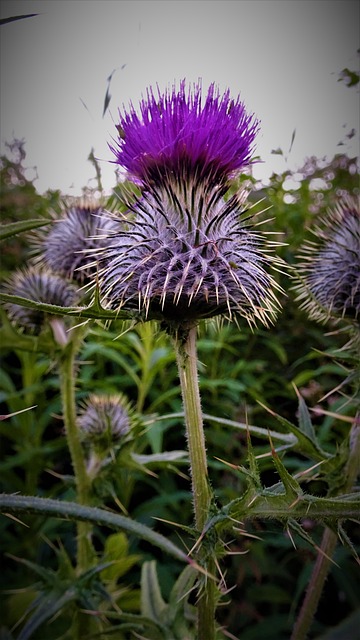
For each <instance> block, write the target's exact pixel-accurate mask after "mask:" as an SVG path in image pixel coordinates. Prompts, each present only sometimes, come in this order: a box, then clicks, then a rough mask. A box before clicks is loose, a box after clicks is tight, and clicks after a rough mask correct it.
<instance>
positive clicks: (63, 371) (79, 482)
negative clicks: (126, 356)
mask: <svg viewBox="0 0 360 640" xmlns="http://www.w3.org/2000/svg"><path fill="white" fill-rule="evenodd" d="M79 329H80V331H79ZM81 338H82V331H81V327H80V328H78V329H74V330H73V332H72V336H71V339H70V340H69V341H68V343H67V345H66V346H65V348H64V350H63V352H62V355H61V357H60V362H59V370H60V388H61V399H62V406H63V417H64V425H65V431H66V439H67V443H68V447H69V451H70V456H71V462H72V466H73V470H74V476H75V484H76V493H77V500H78V502H79V504H81V505H89V504H90V502H89V499H90V480H89V477H88V474H87V471H86V464H85V459H84V453H83V449H82V446H81V442H80V437H79V430H78V427H77V424H76V404H75V380H74V379H75V358H76V356H77V353H78V349H79V342H80V341H81ZM91 529H92V528H91V525H90V524H89V523H88V522H78V524H77V569H78V572H79V573H82V572H83V571H85V570H86V569H89V567H90V566H91V565H92V563H93V561H94V551H93V548H92V544H91Z"/></svg>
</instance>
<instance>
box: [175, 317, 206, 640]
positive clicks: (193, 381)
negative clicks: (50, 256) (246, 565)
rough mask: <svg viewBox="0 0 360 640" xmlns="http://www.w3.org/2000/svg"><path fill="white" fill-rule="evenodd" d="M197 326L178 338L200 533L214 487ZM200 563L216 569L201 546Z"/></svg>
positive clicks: (202, 618) (201, 638)
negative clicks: (207, 441)
mask: <svg viewBox="0 0 360 640" xmlns="http://www.w3.org/2000/svg"><path fill="white" fill-rule="evenodd" d="M196 331H197V330H196V327H190V328H188V329H184V331H183V332H182V333H181V335H180V334H179V332H178V333H177V334H176V336H175V338H174V344H175V351H176V359H177V365H178V370H179V378H180V385H181V393H182V399H183V405H184V416H185V425H186V437H187V444H188V451H189V458H190V471H191V479H192V495H193V501H194V516H195V526H196V529H197V531H198V532H199V534H201V532H202V531H203V529H204V526H205V523H206V521H207V519H208V517H209V509H210V504H211V496H212V493H211V489H210V484H209V478H208V468H207V459H206V447H205V436H204V428H203V416H202V410H201V401H200V391H199V380H198V373H197V349H196ZM198 560H199V562H200V564H204V566H205V569H206V570H207V571H208V572H209V574H211V575H213V573H214V560H213V559H211V558H210V559H209V557H207V558H205V554H204V550H203V548H202V547H201V546H200V549H199V552H198ZM215 589H216V585H215V584H214V581H213V579H212V578H207V579H206V581H205V583H204V585H203V588H202V589H201V592H200V596H199V600H198V608H197V611H198V636H197V638H198V640H214V638H215Z"/></svg>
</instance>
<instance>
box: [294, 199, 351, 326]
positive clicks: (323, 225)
mask: <svg viewBox="0 0 360 640" xmlns="http://www.w3.org/2000/svg"><path fill="white" fill-rule="evenodd" d="M313 234H314V235H315V237H316V240H315V241H313V242H310V241H309V242H307V243H306V244H304V246H303V248H302V252H301V256H300V260H301V262H299V265H298V269H299V277H300V283H299V284H298V285H297V286H296V290H297V291H298V293H299V295H298V298H297V300H298V301H300V303H301V307H302V308H303V309H304V310H305V311H307V313H308V314H309V317H310V318H311V319H313V320H317V321H320V322H326V321H327V320H329V319H330V318H332V319H335V320H336V319H339V318H345V317H347V318H349V319H359V317H360V200H359V198H355V197H353V198H352V197H350V196H347V197H344V198H343V200H342V201H340V202H339V203H338V205H337V207H336V208H335V209H334V210H332V211H329V213H328V215H327V216H325V217H323V218H322V219H321V220H320V224H319V225H317V226H316V227H315V228H314V230H313Z"/></svg>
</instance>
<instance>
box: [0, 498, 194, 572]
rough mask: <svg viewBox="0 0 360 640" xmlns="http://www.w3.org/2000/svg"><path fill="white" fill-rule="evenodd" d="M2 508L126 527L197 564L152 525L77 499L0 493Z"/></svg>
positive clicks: (141, 537)
mask: <svg viewBox="0 0 360 640" xmlns="http://www.w3.org/2000/svg"><path fill="white" fill-rule="evenodd" d="M0 509H1V510H2V511H3V512H5V513H6V512H8V513H19V512H20V513H21V512H25V513H36V514H38V515H48V516H54V517H57V518H69V519H70V520H81V521H84V522H93V523H97V524H102V525H105V526H108V527H112V528H115V529H123V530H124V531H127V532H128V533H129V534H132V535H135V536H137V537H138V538H140V539H143V540H146V541H147V542H150V544H153V545H154V546H156V547H158V548H159V549H161V550H162V551H165V553H169V554H170V555H172V556H173V557H174V558H176V559H177V560H180V561H181V562H186V563H187V564H193V565H194V566H195V563H193V561H192V560H191V559H190V558H189V557H188V556H187V555H186V553H184V551H182V550H181V549H179V548H178V547H177V546H176V545H175V544H174V543H173V542H171V541H170V540H167V538H165V536H163V535H161V534H160V533H156V531H153V530H152V529H150V528H149V527H147V526H145V525H144V524H142V523H140V522H136V521H135V520H132V519H131V518H126V517H125V516H122V515H119V514H117V513H113V512H111V511H105V510H104V509H99V508H98V507H86V506H83V505H80V504H77V503H76V502H65V501H60V500H52V499H50V498H39V497H37V496H23V495H10V494H6V493H2V494H0Z"/></svg>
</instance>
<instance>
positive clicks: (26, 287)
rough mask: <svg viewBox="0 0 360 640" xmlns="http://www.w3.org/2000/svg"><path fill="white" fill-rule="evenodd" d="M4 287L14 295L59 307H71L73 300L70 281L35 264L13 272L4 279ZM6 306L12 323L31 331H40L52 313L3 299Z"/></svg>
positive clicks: (75, 300)
mask: <svg viewBox="0 0 360 640" xmlns="http://www.w3.org/2000/svg"><path fill="white" fill-rule="evenodd" d="M5 290H6V292H7V293H10V294H11V295H14V296H21V297H22V298H27V299H28V300H32V301H34V302H45V303H47V304H52V305H56V306H59V307H71V306H74V305H75V304H76V302H77V291H76V288H75V287H74V286H73V285H71V284H70V283H69V282H67V281H66V280H64V279H63V278H61V277H60V276H58V275H55V274H53V273H51V272H50V271H48V270H44V269H42V270H39V269H37V268H36V267H29V268H26V269H22V270H19V271H16V272H14V273H13V274H12V275H11V276H10V278H9V279H8V281H7V283H6V285H5ZM6 309H7V311H8V314H9V317H10V319H11V320H12V321H13V322H14V323H15V324H17V325H18V326H19V327H22V328H24V329H25V330H26V331H28V332H33V333H35V334H38V333H40V331H41V329H42V327H43V326H44V324H46V321H47V320H49V319H50V318H54V317H55V316H51V314H49V313H44V312H43V311H42V310H40V309H30V308H28V307H23V306H21V305H19V304H14V303H7V304H6Z"/></svg>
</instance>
